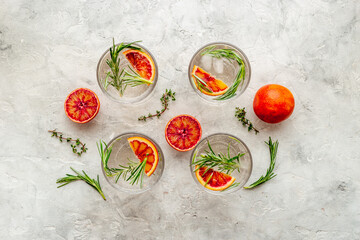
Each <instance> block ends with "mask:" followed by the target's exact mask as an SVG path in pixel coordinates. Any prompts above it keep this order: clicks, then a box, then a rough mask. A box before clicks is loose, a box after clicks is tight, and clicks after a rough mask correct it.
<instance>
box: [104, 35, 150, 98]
mask: <svg viewBox="0 0 360 240" xmlns="http://www.w3.org/2000/svg"><path fill="white" fill-rule="evenodd" d="M137 42H139V41H136V42H131V43H120V44H119V45H118V46H116V45H115V40H114V39H113V46H112V47H110V59H107V60H106V64H107V65H108V66H109V67H110V71H109V72H108V73H107V75H106V78H105V80H104V88H105V90H106V89H107V87H108V86H109V85H111V86H113V87H114V88H116V90H118V91H119V94H120V96H123V95H124V92H125V89H126V88H127V86H131V87H136V86H138V85H141V84H148V85H149V84H152V82H151V81H148V80H147V79H145V78H143V77H141V76H140V75H139V74H138V73H137V72H135V71H134V70H133V69H132V68H131V67H130V66H128V68H129V69H130V71H127V70H125V69H122V70H121V71H120V67H119V66H120V57H119V54H120V52H121V51H122V50H123V49H125V48H129V49H134V50H140V51H142V49H141V48H139V47H136V46H133V44H134V43H137ZM109 78H110V80H109Z"/></svg>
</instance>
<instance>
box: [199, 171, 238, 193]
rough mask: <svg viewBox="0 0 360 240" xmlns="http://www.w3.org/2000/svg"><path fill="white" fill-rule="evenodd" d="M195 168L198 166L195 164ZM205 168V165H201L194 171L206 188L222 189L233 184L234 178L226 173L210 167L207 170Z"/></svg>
mask: <svg viewBox="0 0 360 240" xmlns="http://www.w3.org/2000/svg"><path fill="white" fill-rule="evenodd" d="M197 168H198V166H196V169H197ZM206 170H207V168H206V167H201V168H200V169H198V170H197V171H196V172H195V175H196V178H197V180H198V181H199V182H200V183H201V185H203V186H204V187H206V188H207V189H210V190H213V191H222V190H225V189H227V188H228V187H230V186H231V184H233V182H234V181H235V178H234V177H232V176H230V175H228V174H225V173H222V172H218V171H215V170H213V169H211V168H210V169H209V170H208V171H206Z"/></svg>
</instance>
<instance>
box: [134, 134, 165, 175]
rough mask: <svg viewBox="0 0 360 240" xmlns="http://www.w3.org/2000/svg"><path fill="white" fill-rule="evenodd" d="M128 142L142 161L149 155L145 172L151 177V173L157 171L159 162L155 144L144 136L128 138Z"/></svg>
mask: <svg viewBox="0 0 360 240" xmlns="http://www.w3.org/2000/svg"><path fill="white" fill-rule="evenodd" d="M128 142H129V144H130V147H131V149H132V150H133V152H134V153H135V155H136V157H137V158H138V159H139V160H140V161H141V162H142V161H144V159H145V158H146V157H147V160H146V165H145V174H146V175H148V176H149V177H150V175H151V174H153V172H154V171H155V169H156V167H157V165H158V162H159V154H158V151H157V149H156V147H155V145H154V144H153V143H152V142H150V141H149V140H147V139H146V138H143V137H131V138H128Z"/></svg>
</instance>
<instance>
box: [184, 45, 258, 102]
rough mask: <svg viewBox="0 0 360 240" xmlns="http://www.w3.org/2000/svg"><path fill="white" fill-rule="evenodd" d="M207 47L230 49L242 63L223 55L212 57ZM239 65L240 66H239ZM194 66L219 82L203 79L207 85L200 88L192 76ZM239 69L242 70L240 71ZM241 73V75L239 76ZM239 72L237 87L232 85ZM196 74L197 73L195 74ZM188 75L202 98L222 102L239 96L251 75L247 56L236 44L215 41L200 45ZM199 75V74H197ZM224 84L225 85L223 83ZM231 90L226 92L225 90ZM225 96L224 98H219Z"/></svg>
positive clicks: (191, 62)
mask: <svg viewBox="0 0 360 240" xmlns="http://www.w3.org/2000/svg"><path fill="white" fill-rule="evenodd" d="M209 48H213V50H219V49H225V51H228V50H232V51H233V53H234V54H236V56H238V57H239V58H240V59H241V60H242V63H241V65H240V64H239V63H238V61H236V60H234V59H231V58H227V57H224V56H219V58H217V57H214V56H213V55H211V54H209V53H207V54H206V52H207V50H209ZM240 66H241V67H240ZM194 67H200V68H201V70H203V71H205V72H206V73H205V74H209V75H211V77H213V78H214V79H216V80H220V81H221V82H222V83H219V82H217V83H216V82H214V81H211V82H208V81H206V80H204V79H203V80H204V82H202V83H203V84H206V83H208V85H206V86H205V89H204V87H203V88H202V89H203V90H201V87H199V84H198V83H197V82H196V81H197V80H196V79H195V77H194V76H193V74H194V73H195V74H196V72H194V71H195V68H194ZM240 71H243V72H242V73H241V72H240ZM240 73H241V76H240ZM238 74H239V80H238V81H239V83H238V87H237V88H235V86H234V87H232V86H233V85H234V83H235V82H236V79H237V75H238ZM196 75H197V74H196ZM188 76H189V80H190V84H191V86H192V87H193V89H194V91H195V92H196V93H197V94H198V95H199V96H200V97H201V98H202V99H204V100H207V101H209V102H212V103H218V104H219V103H222V102H224V101H227V100H232V99H235V98H236V97H238V96H240V95H241V94H242V93H243V92H244V91H245V90H246V88H247V86H248V85H249V82H250V77H251V67H250V62H249V60H248V58H247V57H246V55H245V53H244V52H243V51H241V50H240V49H239V48H237V47H236V46H234V45H232V44H229V43H224V42H215V43H209V44H207V45H205V46H203V47H201V48H200V49H199V50H198V51H197V52H196V53H195V54H194V56H193V57H192V59H191V61H190V64H189V69H188ZM198 76H199V75H198ZM224 84H225V85H224ZM228 90H229V91H231V92H232V94H230V92H228V93H226V91H228ZM226 95H230V96H231V97H230V98H227V97H225V96H226ZM221 98H225V99H221Z"/></svg>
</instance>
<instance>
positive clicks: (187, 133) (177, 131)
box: [165, 115, 201, 152]
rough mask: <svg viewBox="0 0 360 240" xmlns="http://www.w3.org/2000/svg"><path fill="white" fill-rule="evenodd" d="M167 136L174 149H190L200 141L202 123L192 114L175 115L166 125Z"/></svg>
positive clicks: (183, 150)
mask: <svg viewBox="0 0 360 240" xmlns="http://www.w3.org/2000/svg"><path fill="white" fill-rule="evenodd" d="M165 138H166V141H167V142H168V143H169V145H170V146H171V147H173V148H174V149H176V150H178V151H181V152H185V151H189V150H191V149H193V148H194V147H195V146H196V144H197V143H198V142H199V141H200V138H201V126H200V123H199V121H198V120H196V118H194V117H192V116H190V115H179V116H177V117H174V118H173V119H171V120H170V121H169V122H168V124H167V125H166V128H165Z"/></svg>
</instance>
